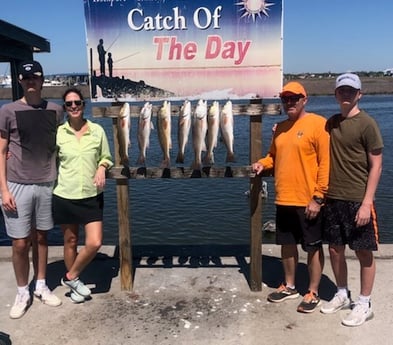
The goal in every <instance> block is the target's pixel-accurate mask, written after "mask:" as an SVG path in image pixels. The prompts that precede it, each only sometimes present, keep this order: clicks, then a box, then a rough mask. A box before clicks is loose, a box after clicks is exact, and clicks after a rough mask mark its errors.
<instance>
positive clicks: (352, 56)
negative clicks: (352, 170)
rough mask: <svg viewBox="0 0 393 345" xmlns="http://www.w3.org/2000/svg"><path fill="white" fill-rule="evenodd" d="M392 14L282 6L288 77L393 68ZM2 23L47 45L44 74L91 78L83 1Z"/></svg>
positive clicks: (12, 6) (22, 2) (369, 8)
mask: <svg viewBox="0 0 393 345" xmlns="http://www.w3.org/2000/svg"><path fill="white" fill-rule="evenodd" d="M243 1H244V0H243ZM269 1H270V2H274V0H269ZM21 13H23V15H21ZM392 13H393V1H391V0H380V1H378V2H373V1H359V0H329V1H326V0H325V1H322V0H284V42H283V68H284V73H305V72H310V73H318V72H327V71H331V72H337V73H340V72H345V71H381V70H384V69H386V68H391V67H393V45H392V44H391V34H392V32H393V21H392V19H391V17H392ZM0 18H1V19H2V20H5V21H7V22H9V23H11V24H14V25H16V26H19V27H21V28H23V29H26V30H28V31H31V32H34V33H36V34H37V35H40V36H42V37H44V38H46V39H48V40H49V42H50V44H51V53H49V54H48V53H42V54H36V55H35V58H36V59H37V60H38V61H40V62H41V63H42V64H43V67H44V70H45V73H46V74H56V73H73V72H76V73H79V72H83V73H87V71H88V67H87V53H86V35H85V26H84V9H83V0H35V1H32V0H12V1H7V5H6V6H5V5H3V6H2V8H1V14H0ZM5 68H6V67H5V65H4V64H0V74H3V73H5V71H4V70H2V69H5Z"/></svg>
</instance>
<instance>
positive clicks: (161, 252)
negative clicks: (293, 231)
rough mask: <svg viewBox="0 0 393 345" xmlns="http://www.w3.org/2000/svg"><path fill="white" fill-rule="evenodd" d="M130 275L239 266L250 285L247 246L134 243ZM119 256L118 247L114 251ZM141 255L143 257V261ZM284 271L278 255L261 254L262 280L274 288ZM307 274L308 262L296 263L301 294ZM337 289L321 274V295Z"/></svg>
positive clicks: (327, 298)
mask: <svg viewBox="0 0 393 345" xmlns="http://www.w3.org/2000/svg"><path fill="white" fill-rule="evenodd" d="M132 250H133V270H134V272H133V276H134V273H135V269H137V268H138V269H140V268H146V267H153V266H154V267H163V268H172V267H190V268H198V267H239V273H242V274H243V275H244V277H245V279H246V280H247V282H248V284H249V285H250V281H251V280H250V269H249V264H248V261H247V259H248V257H249V255H250V247H249V245H139V246H133V248H132ZM116 253H117V255H118V248H117V250H116ZM223 257H234V258H235V259H236V264H233V263H232V264H227V263H224V262H223V260H222V258H223ZM142 258H146V260H143V261H142ZM283 277H284V272H283V268H282V263H281V258H278V257H274V256H268V255H262V281H263V282H264V283H265V284H266V285H267V286H269V287H271V288H275V287H278V286H279V285H280V283H281V282H282V281H283ZM308 284H309V275H308V269H307V265H306V264H303V263H299V265H298V269H297V274H296V286H297V289H298V290H299V292H300V293H301V294H302V295H305V294H306V293H307V290H308ZM335 292H336V286H335V284H334V282H332V281H331V280H330V279H329V277H327V276H326V275H322V279H321V284H320V291H319V293H320V296H321V298H322V299H326V300H330V299H331V298H332V297H333V295H334V293H335Z"/></svg>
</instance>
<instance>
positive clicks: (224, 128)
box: [220, 100, 235, 162]
mask: <svg viewBox="0 0 393 345" xmlns="http://www.w3.org/2000/svg"><path fill="white" fill-rule="evenodd" d="M220 129H221V136H222V138H223V140H224V144H225V146H226V148H227V156H226V159H225V162H235V154H234V152H233V140H234V136H233V110H232V102H231V101H230V100H228V101H227V102H226V103H225V105H224V106H223V108H222V111H221V117H220Z"/></svg>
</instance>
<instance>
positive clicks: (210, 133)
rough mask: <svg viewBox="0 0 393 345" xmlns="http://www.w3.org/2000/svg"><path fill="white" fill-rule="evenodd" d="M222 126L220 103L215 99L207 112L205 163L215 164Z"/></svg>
mask: <svg viewBox="0 0 393 345" xmlns="http://www.w3.org/2000/svg"><path fill="white" fill-rule="evenodd" d="M219 128H220V104H219V103H218V101H214V102H213V104H212V105H211V106H210V108H209V111H208V113H207V152H206V156H205V158H204V159H203V163H204V164H205V165H210V164H214V149H215V148H216V147H217V141H218V131H219Z"/></svg>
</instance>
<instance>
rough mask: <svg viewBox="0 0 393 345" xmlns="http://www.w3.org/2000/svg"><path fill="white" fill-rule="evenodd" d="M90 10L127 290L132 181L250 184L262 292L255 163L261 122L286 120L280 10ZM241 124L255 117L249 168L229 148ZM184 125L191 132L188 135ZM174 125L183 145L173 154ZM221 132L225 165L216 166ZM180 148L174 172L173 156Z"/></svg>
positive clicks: (249, 6)
mask: <svg viewBox="0 0 393 345" xmlns="http://www.w3.org/2000/svg"><path fill="white" fill-rule="evenodd" d="M84 8H85V24H86V25H85V27H86V33H87V34H86V39H87V50H88V59H89V61H88V62H89V69H90V71H89V75H90V87H91V102H92V115H93V117H96V118H99V117H102V118H110V119H112V128H113V140H114V151H115V152H114V154H115V166H114V167H113V168H112V169H111V170H110V171H109V172H108V178H110V179H115V180H116V188H117V204H118V225H119V256H120V274H121V277H120V278H121V289H122V290H123V289H124V290H131V289H132V288H133V272H134V271H133V269H134V268H133V267H132V264H133V253H132V249H133V246H132V236H131V234H132V231H131V219H130V209H132V206H133V204H134V203H135V204H136V203H137V201H138V200H135V201H134V199H133V196H132V195H130V188H129V183H130V181H136V180H137V179H142V178H143V179H163V178H166V179H188V180H189V181H191V178H193V181H195V178H199V179H200V181H201V183H203V181H204V180H205V179H206V178H208V179H218V178H219V179H228V180H229V179H233V178H246V179H249V208H250V246H249V257H250V262H249V264H247V266H248V268H249V269H247V268H245V271H248V272H245V275H246V278H247V280H248V282H249V286H250V289H251V290H252V291H259V290H261V288H262V255H261V251H262V248H261V247H262V204H263V201H262V198H261V193H262V179H261V176H254V174H253V173H252V172H251V167H250V164H251V163H252V162H255V161H257V160H258V159H259V158H261V157H262V117H263V115H265V114H280V113H281V109H280V104H279V102H277V101H278V96H279V92H280V90H281V88H282V80H283V69H282V39H283V33H282V17H283V5H282V1H275V2H274V3H270V2H264V1H262V2H260V3H259V2H251V3H249V2H237V3H236V2H235V3H234V2H231V1H225V0H223V1H221V2H211V1H208V0H201V1H197V2H195V1H192V0H173V1H170V2H167V1H164V0H159V1H154V2H150V1H144V2H141V3H138V6H137V7H136V6H135V4H133V3H131V2H124V3H123V2H121V3H118V2H100V1H94V0H86V1H85V2H84ZM269 99H270V100H271V101H270V104H269V101H268V100H269ZM274 101H275V102H274ZM190 102H191V103H190ZM186 109H187V110H186ZM147 113H148V116H146V118H149V120H147V122H145V127H143V125H142V126H141V127H138V134H136V133H133V135H132V141H136V140H138V144H139V147H140V151H141V152H140V156H139V157H140V158H139V159H138V161H137V163H136V166H130V164H129V159H128V154H127V150H128V145H127V144H128V143H129V142H130V138H129V136H130V134H129V131H127V128H129V126H130V122H131V119H133V118H139V121H146V120H143V119H144V118H145V117H144V115H146V114H147ZM185 115H187V118H188V120H185V118H186V116H185ZM234 116H242V117H244V116H246V117H247V116H248V117H249V131H248V132H249V138H248V140H249V154H248V159H247V158H246V159H243V160H241V161H239V163H236V164H235V162H234V158H233V156H234V152H233V148H232V146H233V142H236V141H237V140H239V138H235V135H234V133H235V132H234V128H233V127H234V121H233V118H234ZM152 118H155V120H156V121H151V119H152ZM172 118H174V119H175V118H177V119H178V121H172ZM190 118H191V119H190ZM213 119H214V120H213ZM242 120H243V119H242ZM245 120H247V119H245ZM139 121H138V125H139V124H141V122H139ZM150 122H154V123H156V125H157V133H158V137H159V144H160V147H161V150H162V154H163V159H162V162H161V164H159V163H158V164H156V162H152V161H149V162H148V164H146V162H145V152H143V151H145V148H146V140H147V138H148V137H149V135H150V132H149V131H148V130H147V128H148V127H149V125H150ZM182 122H183V124H182ZM185 122H187V123H188V126H191V130H190V127H187V129H185V124H184V123H185ZM175 123H177V124H178V127H177V129H178V131H177V132H178V136H179V137H178V140H177V143H176V144H175V141H173V145H171V144H172V139H174V137H175V134H174V133H175V128H174V126H175ZM190 123H191V124H190ZM146 124H147V125H146ZM242 124H243V125H245V126H247V123H246V122H243V121H242ZM182 126H184V127H182ZM171 128H172V129H173V131H171ZM145 130H146V131H145ZM243 130H244V129H243ZM219 131H220V133H221V138H222V139H223V142H224V144H225V146H226V149H227V157H226V158H225V159H222V160H217V161H214V159H213V154H214V153H213V150H214V148H215V147H216V146H217V137H218V136H219V134H218V133H219ZM179 132H181V133H182V135H179ZM246 132H247V131H246V130H244V133H246ZM184 133H185V134H184ZM188 133H190V134H188ZM188 135H189V136H190V137H191V138H192V148H193V150H192V151H193V153H194V160H193V163H192V164H191V167H189V164H187V166H186V165H185V164H184V162H183V153H184V150H183V147H184V146H183V144H184V138H188ZM240 135H242V133H239V134H238V136H240ZM245 135H246V134H245ZM172 137H173V138H172ZM137 138H138V139H137ZM244 139H245V142H247V138H244ZM268 140H269V142H270V137H269V139H268ZM141 141H143V142H144V144H142V143H141ZM190 141H191V140H190ZM243 143H244V140H243ZM189 145H190V146H191V143H189ZM244 146H245V145H244ZM175 147H178V148H179V151H178V155H177V159H176V164H175V162H174V161H175V159H174V157H173V158H172V159H173V161H172V160H171V153H170V149H171V148H172V149H174V148H175ZM150 150H151V148H149V155H150V154H151V152H150ZM202 152H204V156H205V157H203V158H202ZM154 154H155V156H156V154H157V152H155V153H154ZM206 156H207V158H206ZM238 164H244V166H239V165H238ZM246 164H247V165H246ZM205 182H206V181H205ZM133 183H134V182H133ZM135 183H137V182H135ZM144 188H148V187H147V186H146V187H144ZM189 197H193V196H192V195H190V196H189ZM212 198H214V191H213V190H212ZM167 202H169V203H170V200H169V201H167ZM200 207H203V205H202V206H200ZM206 211H208V210H206ZM206 217H209V213H208V212H206ZM223 218H224V219H223V221H222V227H223V228H225V217H223ZM201 254H202V253H201ZM156 255H157V254H156ZM231 256H236V253H233V255H231ZM246 256H247V255H244V257H246Z"/></svg>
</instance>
